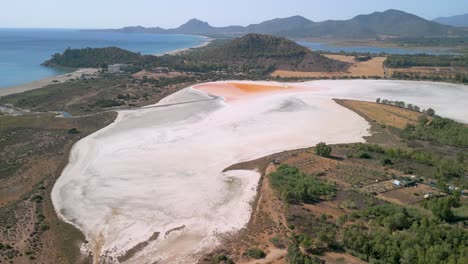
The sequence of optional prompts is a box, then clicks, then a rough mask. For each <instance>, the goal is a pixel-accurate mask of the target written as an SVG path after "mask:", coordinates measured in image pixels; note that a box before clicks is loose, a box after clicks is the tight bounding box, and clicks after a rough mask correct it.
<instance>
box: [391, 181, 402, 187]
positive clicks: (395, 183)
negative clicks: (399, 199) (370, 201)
mask: <svg viewBox="0 0 468 264" xmlns="http://www.w3.org/2000/svg"><path fill="white" fill-rule="evenodd" d="M393 185H395V186H400V185H401V182H400V181H399V180H394V181H393Z"/></svg>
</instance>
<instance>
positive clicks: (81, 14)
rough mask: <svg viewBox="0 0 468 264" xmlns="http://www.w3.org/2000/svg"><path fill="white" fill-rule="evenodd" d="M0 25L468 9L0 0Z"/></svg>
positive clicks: (454, 3) (458, 9) (310, 1)
mask: <svg viewBox="0 0 468 264" xmlns="http://www.w3.org/2000/svg"><path fill="white" fill-rule="evenodd" d="M0 1H1V4H0V28H1V27H3V28H5V27H7V28H8V27H26V28H116V27H123V26H129V25H143V26H161V27H165V28H170V27H177V26H179V25H180V24H182V23H184V22H186V21H187V20H188V19H190V18H199V19H201V20H205V21H208V22H209V23H210V24H211V25H213V26H226V25H247V24H250V23H258V22H261V21H264V20H267V19H271V18H276V17H288V16H292V15H302V16H304V17H307V18H309V19H311V20H313V21H323V20H326V19H349V18H352V17H354V16H355V15H358V14H367V13H371V12H373V11H384V10H387V9H390V8H392V9H400V10H403V11H406V12H409V13H413V14H416V15H418V16H421V17H424V18H427V19H433V18H435V17H438V16H450V15H458V14H463V13H468V0H444V1H442V0H352V1H351V0H325V1H323V0H320V1H319V0H224V1H223V0H197V1H188V0H185V1H183V0H164V1H161V0H74V1H70V0H21V1H20V0H0Z"/></svg>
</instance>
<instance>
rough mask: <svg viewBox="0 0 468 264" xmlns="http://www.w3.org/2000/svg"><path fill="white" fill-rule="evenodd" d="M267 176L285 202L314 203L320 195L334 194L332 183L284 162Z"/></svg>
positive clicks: (327, 196)
mask: <svg viewBox="0 0 468 264" xmlns="http://www.w3.org/2000/svg"><path fill="white" fill-rule="evenodd" d="M269 177H270V181H271V186H272V187H273V188H274V189H275V190H276V191H277V192H278V194H279V196H280V197H281V198H282V199H283V200H284V201H285V202H287V203H300V202H305V203H314V202H317V201H318V200H319V199H320V198H321V197H326V198H331V197H333V196H334V195H335V186H334V185H333V184H330V183H326V182H323V181H321V180H319V179H318V178H316V177H314V176H312V175H307V174H305V173H303V172H301V171H299V169H298V168H296V167H292V166H289V165H286V164H282V165H280V166H279V167H278V170H277V171H276V172H273V173H271V174H270V175H269Z"/></svg>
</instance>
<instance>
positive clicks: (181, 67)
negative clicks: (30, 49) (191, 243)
mask: <svg viewBox="0 0 468 264" xmlns="http://www.w3.org/2000/svg"><path fill="white" fill-rule="evenodd" d="M220 42H221V41H218V42H216V43H214V44H211V45H209V46H207V47H204V48H200V49H194V50H191V51H190V52H186V53H184V54H176V55H164V56H152V55H146V56H142V55H140V54H137V53H133V52H129V51H126V50H122V49H118V48H115V47H109V48H96V49H91V48H86V49H79V50H75V49H67V50H66V51H65V52H64V53H63V54H55V55H53V57H52V59H50V60H48V61H46V62H45V63H44V65H47V66H62V67H75V68H78V67H104V66H107V65H108V64H112V63H127V64H132V65H131V67H129V68H127V69H126V71H129V72H130V73H133V72H136V71H138V70H140V69H146V70H151V69H153V68H155V67H168V68H170V69H172V70H177V71H183V72H191V73H213V72H215V73H216V74H217V75H218V76H219V75H221V74H235V75H240V74H242V75H247V76H249V75H250V76H264V75H267V74H269V73H271V72H272V71H274V70H275V69H284V70H302V71H309V70H318V71H340V70H344V69H347V68H348V67H349V65H350V64H349V63H345V62H341V61H336V60H332V59H329V58H326V57H324V56H322V55H320V54H318V53H315V52H311V51H310V50H309V49H307V48H305V47H302V46H300V45H299V44H297V43H295V42H293V41H291V40H288V39H286V38H281V37H273V36H268V35H260V34H247V35H245V36H243V37H240V38H236V39H233V40H230V41H227V42H221V43H220ZM237 78H238V76H237Z"/></svg>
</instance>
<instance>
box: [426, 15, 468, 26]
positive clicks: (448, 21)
mask: <svg viewBox="0 0 468 264" xmlns="http://www.w3.org/2000/svg"><path fill="white" fill-rule="evenodd" d="M432 21H434V22H437V23H440V24H444V25H449V26H453V27H468V13H466V14H461V15H455V16H447V17H438V18H435V19H433V20H432Z"/></svg>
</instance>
